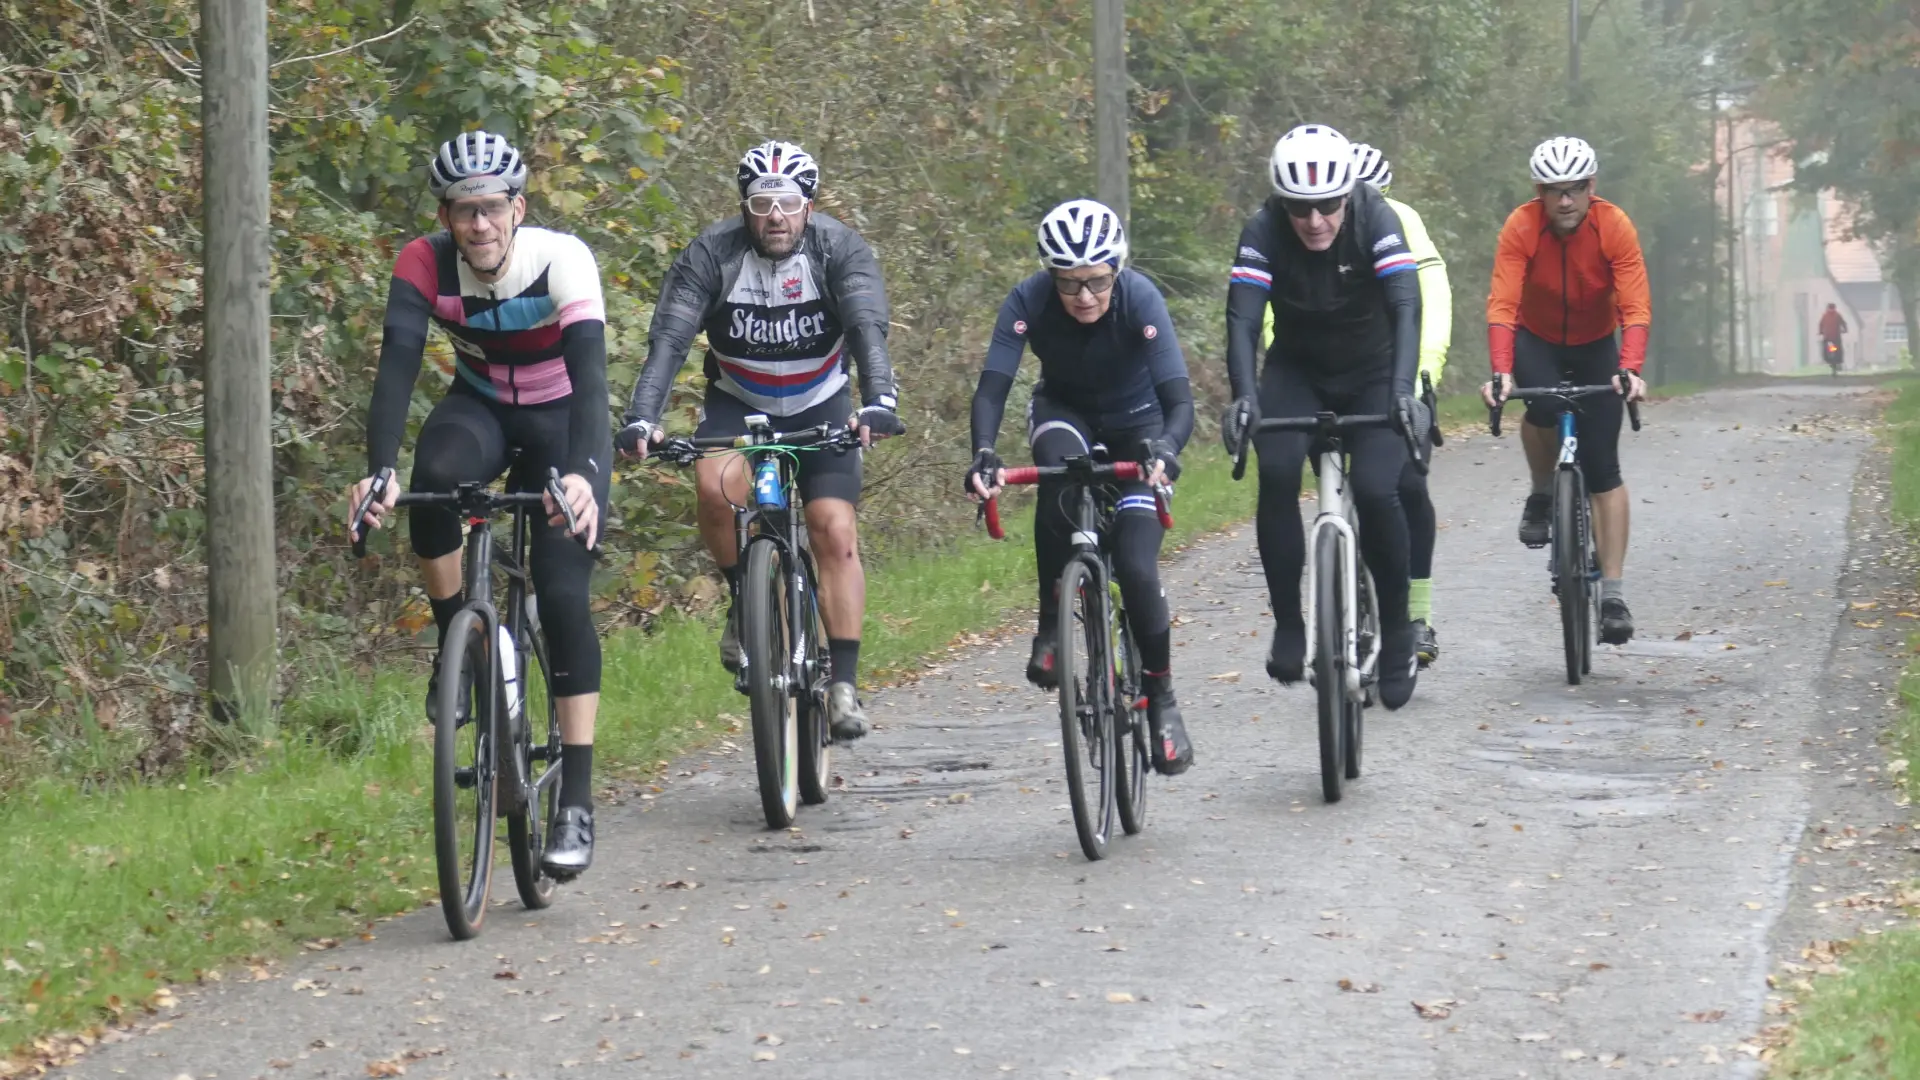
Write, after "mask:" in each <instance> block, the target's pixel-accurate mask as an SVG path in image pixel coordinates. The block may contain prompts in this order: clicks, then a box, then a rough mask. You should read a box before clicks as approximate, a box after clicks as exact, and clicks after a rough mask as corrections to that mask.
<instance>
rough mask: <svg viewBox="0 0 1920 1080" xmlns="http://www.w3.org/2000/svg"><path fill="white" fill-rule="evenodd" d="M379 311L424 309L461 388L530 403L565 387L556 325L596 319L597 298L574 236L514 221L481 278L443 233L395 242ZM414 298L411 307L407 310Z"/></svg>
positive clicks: (603, 314)
mask: <svg viewBox="0 0 1920 1080" xmlns="http://www.w3.org/2000/svg"><path fill="white" fill-rule="evenodd" d="M393 277H394V281H395V282H396V283H404V284H406V285H411V286H412V289H411V290H407V289H403V288H395V289H394V290H392V293H391V294H390V296H389V299H388V311H387V321H388V322H389V323H392V322H394V320H395V319H396V318H399V319H401V320H403V321H411V318H412V317H413V316H415V315H417V316H418V320H419V322H420V329H421V332H422V333H423V334H424V332H425V329H426V326H425V324H426V321H427V320H428V319H429V318H431V319H432V321H433V322H434V323H436V324H438V325H439V327H440V328H441V329H442V330H445V331H446V332H447V336H448V338H450V339H451V340H452V341H453V348H454V353H455V363H454V369H455V371H456V372H458V374H459V377H460V379H461V380H462V381H463V382H465V383H466V384H467V386H468V387H469V388H470V389H473V390H476V391H478V392H479V393H480V394H481V395H482V396H483V397H487V398H490V399H492V400H495V401H499V402H501V403H503V404H507V405H538V404H541V403H542V402H548V401H558V400H560V399H561V398H564V397H566V396H568V395H569V394H571V393H572V392H573V385H572V383H571V382H570V381H569V380H568V378H567V365H566V360H565V358H564V357H563V356H562V355H561V349H560V335H561V332H562V331H564V330H565V329H566V328H567V327H569V326H571V325H573V324H574V323H577V322H583V321H587V320H592V321H595V322H601V323H604V322H605V321H606V318H607V309H606V303H605V301H604V300H603V299H602V297H601V293H600V270H599V267H598V265H596V264H595V262H594V259H593V253H592V252H590V251H588V250H587V245H586V244H584V243H582V242H581V241H580V239H579V238H578V237H576V236H572V235H569V234H567V233H560V232H553V231H551V230H548V229H540V228H534V227H531V226H522V227H521V228H520V229H519V230H518V231H517V232H516V233H515V234H514V239H513V256H512V261H511V262H510V263H509V264H508V267H507V272H506V273H505V274H504V275H502V277H501V279H500V280H499V281H495V282H483V281H480V280H479V279H478V278H476V277H474V275H473V268H472V267H470V266H468V265H467V263H466V260H464V259H462V258H461V257H460V253H459V250H458V248H456V247H455V246H454V242H453V237H452V236H451V235H450V234H448V233H444V232H443V233H436V234H434V235H432V236H423V237H420V238H419V239H417V240H414V241H413V242H412V243H410V244H408V245H407V246H406V247H404V248H402V249H401V251H400V257H399V259H398V260H397V261H396V262H395V264H394V267H393ZM416 302H417V310H413V311H410V310H406V309H408V308H411V307H413V306H414V305H415V303H416Z"/></svg>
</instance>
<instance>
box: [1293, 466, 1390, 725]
mask: <svg viewBox="0 0 1920 1080" xmlns="http://www.w3.org/2000/svg"><path fill="white" fill-rule="evenodd" d="M1318 494H1319V500H1320V510H1319V513H1317V514H1315V515H1314V518H1313V526H1312V528H1311V529H1309V530H1308V532H1307V559H1306V563H1307V620H1306V627H1307V665H1306V666H1307V678H1308V679H1309V680H1310V681H1311V680H1312V678H1313V661H1314V656H1315V651H1314V650H1315V648H1316V643H1317V642H1318V641H1319V635H1318V634H1317V633H1315V627H1316V625H1317V620H1318V619H1319V618H1320V612H1319V610H1318V605H1319V595H1320V592H1319V589H1318V587H1317V576H1318V574H1319V567H1318V562H1319V560H1317V559H1315V558H1314V557H1313V553H1314V552H1315V551H1316V550H1317V549H1318V545H1319V543H1320V538H1321V535H1322V534H1323V533H1328V532H1330V533H1332V534H1333V537H1332V539H1333V542H1334V543H1336V544H1338V545H1340V553H1341V555H1342V556H1343V559H1342V563H1341V565H1343V566H1345V567H1346V568H1347V573H1346V574H1344V575H1342V576H1343V577H1344V578H1345V580H1343V581H1342V582H1341V583H1340V596H1341V601H1342V603H1341V605H1340V606H1341V608H1342V609H1343V610H1344V617H1343V618H1342V619H1341V626H1340V642H1341V646H1342V648H1344V649H1345V650H1346V654H1347V655H1346V660H1347V667H1346V671H1347V677H1346V682H1347V685H1346V692H1347V697H1348V698H1350V699H1352V700H1354V701H1361V700H1364V698H1365V694H1366V691H1365V690H1364V689H1363V687H1364V686H1365V685H1366V684H1367V683H1368V682H1370V681H1371V680H1372V678H1373V671H1374V667H1375V665H1376V664H1378V663H1379V660H1380V635H1379V634H1378V633H1375V634H1374V635H1373V640H1372V642H1371V644H1370V645H1369V647H1368V649H1367V655H1366V656H1365V657H1364V658H1362V657H1361V656H1360V655H1359V651H1360V626H1359V623H1358V621H1357V613H1358V612H1359V610H1360V590H1361V589H1363V588H1364V589H1365V590H1366V593H1367V596H1368V597H1369V598H1372V599H1374V601H1375V602H1374V603H1372V604H1369V605H1368V610H1369V611H1371V612H1372V613H1373V617H1374V618H1375V619H1378V618H1379V617H1380V610H1379V603H1378V599H1377V597H1378V595H1379V594H1377V593H1375V592H1374V590H1373V573H1372V571H1369V570H1364V569H1361V570H1359V572H1358V573H1356V572H1355V570H1356V568H1358V567H1360V566H1361V563H1360V558H1359V544H1358V543H1357V541H1356V539H1355V533H1354V507H1353V501H1352V499H1350V498H1349V497H1348V494H1347V468H1346V461H1345V455H1343V454H1337V453H1334V452H1333V451H1331V450H1327V451H1322V452H1321V454H1320V476H1319V484H1318Z"/></svg>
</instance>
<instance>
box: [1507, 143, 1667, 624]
mask: <svg viewBox="0 0 1920 1080" xmlns="http://www.w3.org/2000/svg"><path fill="white" fill-rule="evenodd" d="M1531 164H1532V173H1533V189H1534V192H1535V194H1536V195H1537V197H1536V198H1534V199H1533V200H1531V201H1529V202H1527V203H1525V204H1524V205H1522V206H1521V207H1520V208H1519V209H1517V210H1515V211H1514V212H1513V213H1512V214H1511V215H1509V216H1508V218H1507V223H1506V225H1504V226H1503V227H1502V228H1501V230H1500V244H1499V247H1498V248H1497V249H1496V251H1495V252H1494V257H1493V288H1492V291H1491V292H1490V293H1489V295H1488V296H1487V348H1488V352H1489V353H1490V355H1491V358H1492V361H1493V372H1494V374H1493V379H1492V380H1491V381H1489V382H1488V383H1487V384H1486V385H1485V386H1483V387H1482V388H1481V395H1482V396H1483V397H1484V398H1485V399H1486V401H1487V404H1489V405H1494V404H1497V403H1498V402H1501V401H1505V400H1506V398H1507V395H1508V394H1510V393H1512V391H1513V388H1514V385H1515V379H1518V380H1519V385H1522V386H1552V385H1553V384H1555V383H1557V382H1560V381H1561V380H1563V379H1564V380H1567V381H1569V382H1572V383H1576V384H1580V385H1591V384H1595V383H1602V382H1612V383H1613V385H1614V386H1615V387H1616V388H1618V389H1619V390H1620V392H1621V396H1620V397H1609V396H1605V395H1603V396H1601V397H1598V398H1590V399H1588V400H1587V402H1585V403H1584V404H1583V405H1582V410H1581V414H1580V448H1579V454H1580V468H1581V471H1582V472H1583V473H1584V474H1585V475H1586V479H1587V491H1588V493H1589V494H1590V495H1591V496H1592V497H1593V523H1594V545H1595V547H1597V548H1598V549H1599V556H1600V640H1602V641H1604V642H1606V643H1607V644H1609V645H1622V644H1625V643H1626V642H1628V641H1630V640H1632V638H1633V615H1632V613H1631V612H1630V611H1628V610H1627V602H1626V599H1625V597H1624V596H1623V595H1622V592H1621V574H1622V571H1623V569H1624V567H1625V564H1626V558H1627V533H1628V521H1629V504H1628V499H1627V489H1626V485H1625V483H1624V482H1623V481H1622V480H1621V478H1620V418H1621V415H1622V414H1623V413H1624V412H1625V406H1624V402H1626V401H1638V400H1640V399H1641V398H1643V397H1645V396H1646V383H1645V382H1643V381H1642V380H1641V379H1640V375H1639V372H1640V368H1641V366H1642V365H1643V364H1645V363H1646V359H1647V332H1648V329H1649V327H1650V326H1651V324H1652V321H1653V303H1652V299H1651V297H1650V295H1649V292H1648V288H1647V267H1646V263H1645V262H1644V261H1643V260H1642V258H1641V254H1640V236H1639V234H1638V233H1636V232H1635V231H1634V228H1633V222H1632V221H1630V220H1628V218H1627V213H1626V211H1624V210H1622V209H1620V208H1619V207H1618V206H1616V205H1614V204H1613V203H1610V202H1608V201H1607V200H1605V199H1602V198H1600V197H1598V196H1596V195H1595V194H1594V193H1593V179H1594V176H1595V175H1596V174H1597V173H1598V172H1599V171H1600V164H1599V160H1598V158H1597V157H1596V156H1595V154H1594V152H1593V147H1591V146H1589V145H1587V143H1586V141H1585V140H1582V139H1575V138H1569V137H1565V136H1561V137H1558V138H1553V139H1548V140H1547V141H1546V142H1543V143H1541V144H1540V145H1539V146H1538V147H1536V148H1535V149H1534V151H1533V159H1532V162H1531ZM1616 329H1618V330H1619V331H1620V334H1619V336H1618V337H1616V336H1615V335H1614V331H1615V330H1616ZM1623 380H1624V385H1623ZM1555 422H1556V417H1555V412H1554V409H1553V407H1552V406H1551V405H1549V404H1545V403H1541V404H1538V405H1529V406H1528V407H1527V416H1526V422H1525V423H1523V424H1521V425H1520V444H1521V446H1522V447H1523V448H1524V449H1525V451H1526V455H1527V468H1528V470H1529V471H1530V472H1531V473H1532V474H1533V490H1532V492H1531V493H1529V494H1528V496H1527V504H1526V509H1525V510H1524V511H1523V512H1522V514H1521V516H1520V542H1521V543H1523V544H1525V545H1527V546H1528V547H1544V546H1545V545H1546V543H1547V540H1548V529H1547V517H1548V515H1549V513H1550V512H1551V509H1552V505H1553V496H1552V492H1553V473H1554V466H1555V463H1556V460H1557V456H1558V453H1559V449H1560V447H1559V439H1558V437H1557V436H1556V435H1555V433H1554V427H1555Z"/></svg>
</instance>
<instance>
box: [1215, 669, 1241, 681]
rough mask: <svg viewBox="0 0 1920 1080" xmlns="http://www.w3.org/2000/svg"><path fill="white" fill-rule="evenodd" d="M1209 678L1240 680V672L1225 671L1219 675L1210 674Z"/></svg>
mask: <svg viewBox="0 0 1920 1080" xmlns="http://www.w3.org/2000/svg"><path fill="white" fill-rule="evenodd" d="M1207 678H1209V679H1211V680H1213V681H1214V682H1239V681H1240V673H1239V672H1237V671H1223V672H1221V673H1220V674H1218V675H1209V676H1207Z"/></svg>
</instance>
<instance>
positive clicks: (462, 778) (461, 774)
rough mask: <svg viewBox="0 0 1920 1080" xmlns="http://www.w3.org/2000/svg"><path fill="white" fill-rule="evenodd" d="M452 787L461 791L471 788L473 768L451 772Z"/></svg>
mask: <svg viewBox="0 0 1920 1080" xmlns="http://www.w3.org/2000/svg"><path fill="white" fill-rule="evenodd" d="M453 786H454V787H457V788H459V789H461V790H462V791H465V790H468V789H470V788H472V787H473V767H472V766H468V767H467V768H464V769H455V770H453Z"/></svg>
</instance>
